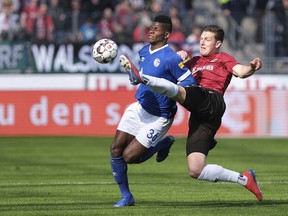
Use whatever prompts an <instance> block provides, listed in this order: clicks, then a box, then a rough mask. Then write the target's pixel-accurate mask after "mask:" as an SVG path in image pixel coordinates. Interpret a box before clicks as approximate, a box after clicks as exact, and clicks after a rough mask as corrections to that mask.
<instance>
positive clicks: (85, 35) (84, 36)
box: [79, 18, 100, 43]
mask: <svg viewBox="0 0 288 216" xmlns="http://www.w3.org/2000/svg"><path fill="white" fill-rule="evenodd" d="M97 34H98V28H97V25H96V24H94V23H93V21H92V19H91V18H87V20H86V21H85V22H84V24H83V25H81V26H80V31H79V41H81V42H83V43H87V42H93V41H94V42H95V41H97V40H98V39H100V38H99V37H98V38H97Z"/></svg>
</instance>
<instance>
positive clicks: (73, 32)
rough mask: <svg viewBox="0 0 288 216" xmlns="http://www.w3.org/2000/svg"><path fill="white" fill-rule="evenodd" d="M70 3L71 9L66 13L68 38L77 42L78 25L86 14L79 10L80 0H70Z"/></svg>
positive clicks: (82, 21)
mask: <svg viewBox="0 0 288 216" xmlns="http://www.w3.org/2000/svg"><path fill="white" fill-rule="evenodd" d="M70 4H71V10H70V11H69V12H68V13H67V16H68V17H69V19H70V20H69V22H70V25H69V27H68V33H69V37H68V40H69V41H71V42H78V41H79V38H78V36H79V29H80V26H81V25H82V24H83V23H84V22H85V20H86V17H87V14H86V13H84V12H83V11H81V4H80V0H72V1H71V3H70Z"/></svg>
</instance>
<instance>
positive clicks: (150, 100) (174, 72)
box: [135, 44, 196, 119]
mask: <svg viewBox="0 0 288 216" xmlns="http://www.w3.org/2000/svg"><path fill="white" fill-rule="evenodd" d="M139 55H140V70H142V72H143V74H147V75H150V76H154V77H159V78H164V79H166V80H169V81H171V82H173V83H175V84H179V85H181V83H182V84H184V85H185V86H187V85H192V84H194V83H196V81H195V80H194V78H193V76H192V74H191V71H190V70H189V69H188V68H187V67H185V66H184V64H183V62H182V59H181V58H180V56H179V55H178V54H177V53H175V52H174V51H173V50H172V49H171V48H170V47H169V46H168V44H166V45H165V46H163V47H161V48H159V49H156V50H153V51H151V50H150V44H148V45H146V46H144V47H143V48H142V49H141V50H140V52H139ZM135 97H136V99H137V100H138V101H139V103H140V104H141V106H142V107H143V109H145V110H146V111H147V112H148V113H150V114H152V115H155V116H161V117H164V118H167V119H169V118H173V117H174V116H175V114H176V111H177V106H176V102H175V101H173V100H171V99H169V98H168V97H166V96H164V95H160V94H157V93H155V92H154V91H153V90H151V89H150V88H149V87H147V86H146V85H143V84H140V86H139V88H138V90H137V92H136V95H135Z"/></svg>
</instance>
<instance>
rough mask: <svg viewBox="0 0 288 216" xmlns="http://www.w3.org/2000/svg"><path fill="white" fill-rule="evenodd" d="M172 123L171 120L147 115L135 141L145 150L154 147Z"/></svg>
mask: <svg viewBox="0 0 288 216" xmlns="http://www.w3.org/2000/svg"><path fill="white" fill-rule="evenodd" d="M172 123H173V119H166V118H163V117H158V116H153V115H151V114H148V115H146V116H145V121H144V120H143V124H142V126H141V128H140V129H139V131H138V133H137V135H136V139H137V140H138V141H139V142H140V143H141V144H142V145H143V146H145V147H146V148H150V147H154V146H155V145H156V144H157V143H158V142H159V140H161V139H162V138H163V136H164V135H165V134H166V133H167V131H168V130H169V129H170V127H171V125H172Z"/></svg>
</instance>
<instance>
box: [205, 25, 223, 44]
mask: <svg viewBox="0 0 288 216" xmlns="http://www.w3.org/2000/svg"><path fill="white" fill-rule="evenodd" d="M204 31H209V32H213V33H215V39H216V40H217V41H218V40H220V41H221V42H223V40H224V30H223V29H222V28H221V27H220V26H217V25H207V26H205V27H204V29H203V32H204Z"/></svg>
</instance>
